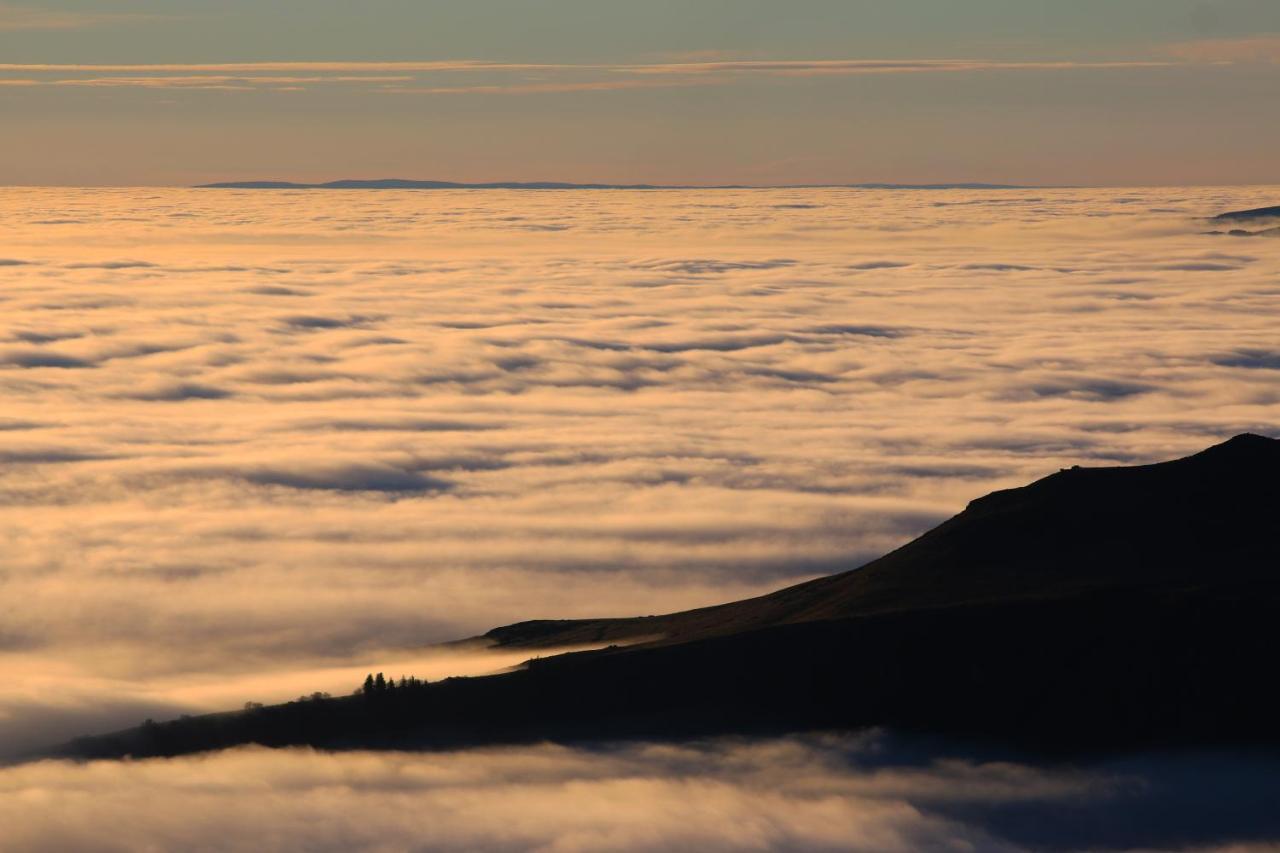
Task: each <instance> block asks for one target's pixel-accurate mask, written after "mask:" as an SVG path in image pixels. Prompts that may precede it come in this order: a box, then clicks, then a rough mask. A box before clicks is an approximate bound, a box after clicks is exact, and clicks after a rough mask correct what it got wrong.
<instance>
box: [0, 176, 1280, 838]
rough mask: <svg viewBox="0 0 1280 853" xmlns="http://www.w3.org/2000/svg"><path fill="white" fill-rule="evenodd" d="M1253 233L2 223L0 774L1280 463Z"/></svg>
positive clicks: (922, 221) (833, 196) (315, 199)
mask: <svg viewBox="0 0 1280 853" xmlns="http://www.w3.org/2000/svg"><path fill="white" fill-rule="evenodd" d="M1277 198H1280V190H1278V191H1276V192H1269V191H1267V190H1264V189H1256V188H1254V189H1221V190H1214V189H1193V190H1189V189H1166V190H1135V191H1118V190H1107V191H1094V190H1090V191H1035V192H1022V191H1019V192H985V193H975V192H938V193H918V192H902V193H891V192H865V191H842V190H823V191H784V190H778V191H743V192H653V193H626V192H578V193H505V192H425V193H423V192H419V193H413V192H408V193H264V192H257V193H255V192H229V191H227V192H224V191H185V190H21V189H0V204H2V206H3V209H4V210H5V214H6V221H5V233H4V238H3V242H0V280H2V281H3V285H4V286H3V293H2V294H0V300H2V301H0V309H2V311H3V321H2V322H3V325H2V326H0V462H3V465H0V546H2V548H3V554H4V557H3V562H2V563H0V607H2V608H3V618H0V671H3V672H5V673H6V676H7V677H6V679H5V682H4V683H3V684H0V726H2V727H3V729H4V730H5V731H6V732H8V733H9V734H8V735H7V736H6V743H0V750H7V749H10V748H12V747H15V746H19V747H20V746H23V745H28V744H33V743H34V741H35V740H38V739H40V738H47V737H53V736H59V737H60V736H62V734H63V733H65V732H68V731H100V730H103V729H110V728H114V727H118V726H121V725H126V724H136V723H138V722H140V721H141V719H142V718H143V717H146V716H155V717H161V716H168V715H171V714H174V713H190V712H196V711H200V710H214V709H219V708H227V707H230V708H235V707H239V706H241V705H242V704H243V703H244V702H245V701H251V700H252V701H272V700H275V699H286V698H291V697H293V696H296V695H298V694H300V693H304V692H306V693H310V692H312V691H313V690H329V691H333V692H338V691H342V690H349V689H352V688H354V687H355V685H356V683H358V681H359V678H360V677H362V675H363V673H364V672H366V671H369V670H374V671H376V670H378V669H384V670H387V671H389V672H392V671H393V672H394V673H395V674H396V675H399V674H401V673H404V674H416V675H419V676H428V677H429V676H430V675H431V671H430V670H429V669H428V668H427V664H426V663H422V662H418V661H416V658H417V657H419V656H420V655H421V654H422V653H423V652H422V650H423V649H424V647H425V646H427V645H428V644H431V643H435V642H439V641H444V640H451V639H456V638H460V637H466V636H472V635H475V634H477V633H480V632H482V631H484V630H487V629H488V628H490V627H494V626H496V625H500V624H504V623H509V622H513V621H517V620H523V619H531V618H541V617H574V616H597V615H636V614H646V613H660V612H664V611H670V610H675V609H681V608H687V607H692V606H698V605H705V604H711V603H714V602H718V601H724V600H728V599H734V598H739V597H744V596H749V595H753V594H757V593H762V592H765V591H768V590H772V589H775V588H778V587H781V586H784V585H786V584H789V583H792V582H796V581H799V580H802V579H805V578H808V577H811V576H814V575H817V574H822V573H828V572H832V571H836V570H841V569H845V568H850V567H853V566H856V565H859V564H860V563H862V562H864V561H866V560H868V559H870V558H873V557H875V556H878V555H879V554H881V553H883V552H885V551H887V550H889V549H891V548H892V547H894V546H896V545H898V544H900V543H902V542H903V541H905V540H907V539H909V538H911V537H913V536H915V535H917V534H918V533H920V532H922V531H923V530H925V529H927V528H929V527H931V526H932V525H934V524H936V523H937V522H938V521H940V520H942V519H943V518H946V517H947V516H949V515H951V514H952V513H954V512H956V511H958V510H960V509H962V508H963V507H964V505H965V503H966V502H967V501H968V500H970V499H972V498H974V497H977V496H979V495H982V494H984V493H986V492H989V491H991V490H993V489H996V488H1001V487H1007V486H1013V485H1018V484H1021V483H1024V482H1027V481H1029V480H1032V479H1035V478H1037V477H1040V476H1043V475H1045V474H1048V473H1051V472H1053V471H1055V470H1057V469H1058V468H1060V467H1064V466H1068V465H1073V464H1085V465H1089V464H1117V463H1135V462H1146V461H1152V460H1157V459H1163V458H1167V457H1171V456H1177V455H1180V454H1184V453H1187V452H1190V451H1194V450H1197V449H1200V448H1202V447H1205V446H1207V445H1208V444H1210V443H1213V442H1215V441H1217V440H1219V439H1221V438H1224V437H1226V436H1229V435H1232V434H1235V433H1238V432H1241V431H1245V430H1254V431H1262V432H1274V429H1275V425H1276V424H1277V423H1280V382H1278V381H1277V380H1278V379H1280V372H1277V371H1278V370H1280V344H1278V343H1277V339H1276V328H1275V317H1276V306H1277V300H1278V299H1280V243H1277V242H1275V241H1267V240H1263V239H1257V240H1252V239H1238V238H1231V237H1221V236H1208V235H1205V234H1203V233H1202V232H1203V231H1205V230H1207V229H1208V226H1207V225H1206V224H1205V223H1204V222H1203V221H1202V217H1204V216H1207V215H1209V214H1212V213H1217V212H1220V211H1222V210H1228V209H1234V208H1246V207H1257V206H1260V205H1262V204H1264V203H1275V202H1276V200H1277ZM227 760H228V761H232V760H234V761H251V760H253V758H252V755H248V756H245V755H241V756H239V757H237V758H235V759H227ZM297 760H298V761H301V762H304V763H306V762H320V763H322V764H323V762H324V761H328V759H320V758H316V757H307V756H299V757H298V758H297ZM163 766H168V765H163ZM182 766H183V765H181V764H178V765H174V767H178V768H181V767H182ZM23 772H36V771H34V770H33V771H23ZM41 772H44V771H41ZM85 772H86V773H90V776H92V777H93V778H97V776H94V775H93V774H100V775H101V774H107V773H108V771H106V770H95V771H87V770H86V771H85ZM110 772H119V773H126V774H129V773H149V772H152V771H149V770H146V766H143V765H139V766H138V767H136V768H132V767H131V768H121V769H117V770H114V771H110ZM155 772H160V771H155ZM164 772H169V771H164ZM173 772H179V771H178V770H175V771H173ZM663 784H664V785H666V784H675V783H669V782H664V783H663ZM676 787H677V788H678V787H679V786H678V785H677V786H676ZM59 796H61V795H59ZM68 796H69V795H68ZM246 807H249V806H246ZM837 811H838V810H837ZM841 814H842V813H841ZM832 819H833V820H835V821H837V822H840V821H842V820H845V817H841V816H840V815H839V814H837V815H836V816H835V817H833V818H832ZM819 823H820V822H819ZM842 825H843V824H842Z"/></svg>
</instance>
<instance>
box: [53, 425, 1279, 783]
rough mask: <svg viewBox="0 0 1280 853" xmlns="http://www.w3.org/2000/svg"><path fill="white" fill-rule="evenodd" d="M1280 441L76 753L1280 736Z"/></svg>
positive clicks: (1039, 496) (987, 506)
mask: <svg viewBox="0 0 1280 853" xmlns="http://www.w3.org/2000/svg"><path fill="white" fill-rule="evenodd" d="M1278 518H1280V440H1276V439H1272V438H1267V437H1264V436H1261V435H1252V434H1245V435H1240V436H1237V437H1235V438H1233V439H1231V440H1230V441H1227V442H1224V443H1222V444H1218V445H1216V446H1213V447H1210V448H1209V449H1207V450H1205V451H1202V452H1200V453H1197V454H1195V455H1193V456H1189V457H1186V458H1183V459H1177V460H1173V461H1170V462H1163V463H1158V464H1153V465H1142V466H1134V467H1113V468H1080V467H1074V468H1070V469H1064V470H1062V471H1059V472H1058V473H1056V474H1053V475H1051V476H1048V477H1045V478H1044V479H1041V480H1038V481H1036V482H1034V483H1032V484H1030V485H1028V486H1024V487H1022V488H1017V489H1009V490H1005V491H999V492H995V493H992V494H990V495H987V496H985V497H982V498H979V499H977V500H975V501H973V502H971V503H970V504H969V506H968V507H967V508H966V509H965V510H964V511H963V512H961V513H960V514H958V515H957V516H955V517H954V518H952V519H950V520H949V521H947V522H944V523H943V524H941V525H939V526H938V527H936V528H934V529H933V530H931V531H929V532H928V533H926V534H924V535H923V536H921V537H919V538H917V539H916V540H914V541H912V542H910V543H908V544H907V545H904V546H903V547H901V548H899V549H897V550H896V551H893V552H892V553H890V554H887V555H886V556H884V557H882V558H880V559H879V560H875V561H873V562H871V563H868V564H867V565H865V566H862V567H860V568H854V569H851V570H850V571H847V572H844V573H842V574H838V575H833V576H831V577H825V578H820V579H818V580H814V581H810V582H808V583H803V584H799V585H797V586H793V587H789V588H787V589H784V590H780V591H778V592H776V593H773V594H771V595H766V596H761V597H759V598H755V599H749V600H746V601H739V602H733V603H730V604H724V605H720V606H718V607H709V608H702V609H699V610H692V611H686V612H683V613H674V614H668V615H665V616H652V617H640V618H632V619H594V620H593V619H585V620H563V621H554V620H551V621H548V620H542V621H533V622H522V623H517V624H515V625H510V626H506V627H504V628H498V629H494V630H493V631H491V632H489V633H488V634H487V635H486V638H487V639H488V640H489V641H490V642H492V643H496V644H498V645H502V646H506V647H523V648H529V649H541V650H547V649H550V648H554V647H559V646H563V645H568V644H584V643H596V644H600V645H604V644H609V645H608V646H607V647H605V648H600V649H597V650H595V651H586V652H575V653H569V654H553V655H551V656H548V657H545V658H539V659H535V660H532V661H530V662H529V663H528V665H527V667H526V668H525V669H523V670H519V671H515V672H510V673H505V674H501V675H493V676H486V677H481V678H452V679H446V680H445V681H442V682H437V683H433V684H429V685H424V686H419V687H411V688H410V689H402V690H401V691H399V692H394V693H393V692H391V691H387V692H386V693H385V694H384V693H379V694H377V695H372V696H371V695H369V694H365V695H363V696H351V697H343V698H336V699H318V700H313V701H299V702H291V703H288V704H285V705H277V706H270V707H267V708H259V709H252V710H247V711H244V712H236V713H231V714H215V715H208V716H203V717H192V718H186V719H182V720H176V721H172V722H168V723H161V724H149V725H144V726H142V727H140V728H136V729H129V730H126V731H123V732H117V733H115V734H112V735H104V736H101V737H89V738H82V739H79V740H77V741H75V742H73V743H71V744H68V745H67V746H66V747H65V748H63V749H62V750H61V751H60V752H59V754H62V755H70V756H75V757H98V758H103V757H122V756H125V755H135V756H145V755H177V754H182V753H189V752H197V751H202V750H209V749H219V748H223V747H228V746H234V745H237V744H243V743H260V744H265V745H268V746H285V745H299V744H307V745H312V746H317V747H324V748H354V747H360V748H379V747H388V748H441V747H454V746H462V745H476V744H491V743H503V742H525V741H535V740H546V739H553V740H566V741H573V740H592V739H616V738H631V737H647V738H654V737H661V738H672V737H676V738H678V737H689V736H706V735H719V734H763V733H782V732H795V731H807V730H814V729H856V728H864V727H869V726H887V727H892V728H899V729H904V730H909V731H922V732H927V733H930V734H941V735H961V736H965V737H976V738H982V739H990V740H996V741H1001V742H1009V743H1013V744H1017V745H1022V746H1030V747H1032V748H1034V749H1037V750H1047V751H1051V752H1057V753H1067V754H1080V753H1084V752H1091V751H1098V750H1104V751H1105V750H1114V749H1135V748H1148V747H1155V746H1165V745H1220V744H1229V743H1247V744H1251V745H1252V744H1264V745H1269V746H1274V745H1280V724H1277V720H1280V684H1277V681H1276V679H1275V678H1274V677H1273V673H1274V665H1275V660H1274V657H1275V648H1276V635H1275V625H1276V624H1277V622H1278V621H1280V536H1277V535H1276V533H1277V519H1278Z"/></svg>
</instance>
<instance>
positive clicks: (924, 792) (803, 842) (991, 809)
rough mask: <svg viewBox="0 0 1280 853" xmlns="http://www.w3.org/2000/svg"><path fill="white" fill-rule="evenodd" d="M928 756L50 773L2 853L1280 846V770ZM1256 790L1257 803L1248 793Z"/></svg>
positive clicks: (534, 754)
mask: <svg viewBox="0 0 1280 853" xmlns="http://www.w3.org/2000/svg"><path fill="white" fill-rule="evenodd" d="M936 746H937V745H934V747H936ZM918 749H919V745H915V746H914V747H913V746H912V745H911V744H904V743H898V742H895V741H894V740H892V739H887V738H884V737H882V736H879V735H875V734H871V735H865V736H862V737H834V736H829V737H807V738H792V739H785V740H773V741H736V740H725V741H713V742H708V743H692V744H682V745H656V744H637V745H631V746H609V745H605V746H601V747H598V748H595V749H570V748H565V747H561V746H553V745H541V746H529V747H520V748H503V749H485V750H469V751H464V752H446V753H428V754H416V755H415V754H405V753H367V752H354V753H338V754H325V753H317V752H313V751H310V750H284V751H274V752H273V751H269V750H263V749H258V748H245V749H237V750H233V751H230V752H225V753H219V754H213V755H201V756H194V757H189V758H181V759H170V760H149V761H125V762H92V763H88V764H71V763H64V762H56V761H46V762H40V763H34V764H26V765H20V766H17V767H10V768H7V769H2V770H0V826H3V827H4V834H5V848H6V850H14V851H21V853H43V851H60V850H94V851H99V850H101V851H114V850H121V851H124V850H142V849H165V850H176V849H182V850H214V849H216V850H278V849H306V850H318V851H326V850H334V851H337V850H343V851H346V850H460V851H461V850H468V851H469V850H512V851H515V850H541V851H641V850H708V851H730V850H734V851H738V850H843V851H876V853H885V852H886V851H974V850H979V851H993V853H1015V851H1025V850H1040V851H1046V850H1073V849H1092V850H1137V849H1143V848H1146V849H1153V850H1154V849H1195V850H1204V851H1208V850H1221V851H1226V850H1234V851H1240V853H1245V851H1254V850H1256V851H1263V850H1266V849H1269V848H1268V847H1267V846H1266V845H1265V844H1261V843H1258V841H1257V839H1258V838H1259V837H1260V836H1261V837H1262V838H1264V839H1265V838H1266V837H1267V836H1266V835H1265V833H1266V832H1268V831H1274V829H1275V825H1276V823H1277V820H1276V818H1275V817H1274V816H1273V815H1271V814H1270V811H1271V810H1270V809H1269V808H1268V806H1269V805H1270V802H1269V801H1268V800H1267V796H1271V795H1274V794H1275V793H1276V791H1275V787H1276V786H1275V767H1274V759H1259V758H1245V757H1238V758H1233V757H1229V756H1228V757H1223V756H1216V757H1215V756H1194V755H1190V756H1174V757H1159V756H1153V757H1149V758H1144V759H1140V760H1136V761H1128V762H1115V763H1110V764H1100V765H1095V766H1092V767H1084V768H1070V767H1053V766H1049V767H1037V766H1034V765H1028V764H1024V763H1018V762H1014V761H1009V760H1007V759H1006V760H993V759H991V758H981V757H966V756H964V755H962V754H957V755H955V756H954V757H949V758H943V759H938V760H934V761H932V762H924V761H921V760H919V759H918V758H916V757H913V756H914V755H915V754H916V750H918ZM1268 773H1270V774H1271V777H1270V781H1269V782H1268V781H1267V776H1266V774H1268ZM1242 780H1249V781H1248V782H1247V783H1246V784H1251V785H1254V786H1255V787H1253V788H1252V790H1253V792H1254V793H1255V796H1253V797H1252V798H1249V797H1245V798H1240V797H1238V794H1239V788H1240V786H1241V783H1242ZM1259 780H1260V781H1259ZM1258 793H1262V794H1263V796H1256V794H1258ZM105 827H110V831H109V832H104V828H105ZM1270 849H1274V848H1270Z"/></svg>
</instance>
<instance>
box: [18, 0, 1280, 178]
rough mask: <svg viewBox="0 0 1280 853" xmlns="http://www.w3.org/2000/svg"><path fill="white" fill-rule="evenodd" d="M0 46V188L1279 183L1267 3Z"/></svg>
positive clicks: (584, 22)
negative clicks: (407, 181) (280, 183)
mask: <svg viewBox="0 0 1280 853" xmlns="http://www.w3.org/2000/svg"><path fill="white" fill-rule="evenodd" d="M0 62H2V63H3V64H0V112H2V113H3V115H4V123H5V132H4V133H3V134H0V184H17V185H166V184H190V183H199V182H206V181H214V180H226V179H254V178H257V179H263V178H286V179H293V180H329V179H333V178H338V177H385V176H402V177H415V178H437V179H449V180H462V181H486V180H569V181H608V182H651V183H680V184H685V183H693V184H707V183H711V184H715V183H751V184H791V183H847V182H865V181H888V182H906V183H926V182H959V181H985V182H995V183H1027V184H1052V185H1064V184H1071V185H1091V184H1111V185H1141V184H1159V185H1186V184H1194V183H1198V184H1237V183H1255V184H1258V183H1275V182H1278V181H1280V163H1278V160H1280V158H1276V157H1275V156H1274V145H1273V142H1274V139H1275V138H1277V135H1278V134H1280V109H1277V103H1276V93H1277V91H1280V64H1278V63H1280V5H1277V4H1276V3H1274V2H1271V0H1123V2H1114V0H1078V2H1072V3H1065V2H1060V0H1020V2H1016V3H1014V2H1007V0H972V2H966V3H963V4H958V3H954V2H949V0H897V2H892V3H890V2H887V0H796V2H792V3H787V4H780V3H776V2H765V0H693V2H689V1H688V0H685V2H675V0H656V1H655V2H645V3H638V2H632V0H554V2H543V3H528V2H523V0H479V2H470V0H469V2H461V0H445V2H439V3H430V4H423V3H409V2H403V0H370V2H365V3H360V4H350V3H337V2H322V3H317V2H302V0H280V2H273V3H269V4H264V3H258V2H249V0H226V2H218V3H212V2H200V0H164V2H161V0H80V2H72V0H54V2H30V0H27V1H26V2H13V3H0Z"/></svg>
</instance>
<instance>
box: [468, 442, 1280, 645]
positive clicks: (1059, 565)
mask: <svg viewBox="0 0 1280 853" xmlns="http://www.w3.org/2000/svg"><path fill="white" fill-rule="evenodd" d="M1277 509H1280V441H1277V440H1275V439H1270V438H1264V437H1262V436H1258V435H1240V436H1237V437H1235V438H1233V439H1231V440H1230V441H1228V442H1226V443H1224V444H1220V445H1217V446H1215V447H1211V448H1209V449H1208V450H1205V451H1203V452H1201V453H1197V454H1196V455H1194V456H1190V457H1188V458H1185V459H1178V460H1175V461H1172V462H1163V463H1159V464H1156V465H1145V466H1138V467H1118V468H1073V469H1070V470H1066V471H1061V472H1059V473H1056V474H1053V475H1052V476H1049V477H1046V478H1044V479H1043V480H1039V481H1037V482H1035V483H1032V484H1031V485H1029V486H1025V487H1023V488H1020V489H1010V490H1008V491H1003V492H995V493H994V494H990V495H987V496H986V497H983V498H979V499H977V500H975V501H973V502H972V503H970V504H969V507H968V508H967V509H966V510H965V511H964V512H962V513H960V514H959V515H957V516H956V517H954V518H952V519H951V520H949V521H947V522H945V523H944V524H942V525H940V526H939V527H936V528H934V529H933V530H931V531H929V532H928V533H926V534H924V535H923V536H921V537H920V538H918V539H916V540H914V541H912V542H910V543H908V544H907V545H904V546H903V547H902V548H899V549H898V550H896V551H894V552H892V553H890V554H888V555H886V556H884V557H881V558H880V559H878V560H875V561H873V562H871V563H868V564H867V565H865V566H863V567H862V568H859V569H854V570H852V571H849V572H845V573H843V574H839V575H834V576H832V577H827V578H820V579H818V580H815V581H811V582H809V583H805V584H800V585H799V586H793V587H788V588H787V589H784V590H780V591H779V592H776V593H772V594H770V595H766V596H763V597H760V598H754V599H749V600H747V601H739V602H734V603H732V604H723V605H718V606H716V607H708V608H702V609H699V610H691V611H687V612H683V613H674V614H669V615H666V616H653V617H642V618H638V619H585V620H567V621H536V622H522V623H518V624H516V625H510V626H506V627H503V628H496V629H494V630H493V631H490V632H489V633H488V634H486V635H485V636H486V637H487V638H489V639H491V640H495V641H497V642H498V643H499V645H503V646H511V647H528V648H537V647H552V646H566V645H579V644H589V643H601V642H603V643H610V642H619V643H620V642H627V641H634V640H636V639H646V640H647V641H648V642H662V643H671V642H685V641H688V640H691V639H698V638H703V637H709V636H715V635H719V634H727V633H736V632H740V631H744V630H751V629H757V628H763V627H767V626H771V625H780V624H788V623H793V622H807V621H814V620H825V619H840V618H846V617H850V616H861V615H870V614H874V613H885V612H894V611H902V610H914V609H920V608H925V607H939V606H955V605H959V604H972V603H978V602H991V603H994V602H1009V601H1017V600H1023V599H1034V598H1045V597H1052V596H1060V595H1065V594H1069V593H1072V592H1078V591H1085V590H1090V589H1099V588H1105V587H1119V586H1143V585H1149V584H1155V583H1159V584H1164V583H1170V582H1178V581H1182V580H1190V579H1193V578H1205V577H1213V578H1216V579H1219V580H1221V579H1225V578H1229V577H1241V578H1245V577H1254V576H1257V575H1258V574H1259V573H1260V572H1262V573H1266V574H1268V575H1270V572H1269V569H1270V567H1273V566H1276V565H1280V541H1278V540H1277V537H1275V536H1261V535H1260V532H1261V531H1263V530H1268V529H1272V528H1274V527H1276V526H1277V523H1278V522H1277V521H1276V512H1277ZM1264 567H1265V568H1264Z"/></svg>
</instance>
